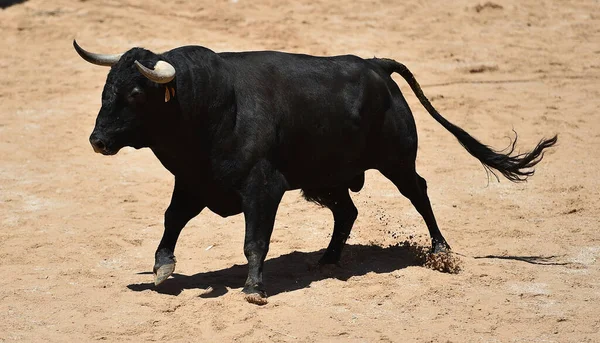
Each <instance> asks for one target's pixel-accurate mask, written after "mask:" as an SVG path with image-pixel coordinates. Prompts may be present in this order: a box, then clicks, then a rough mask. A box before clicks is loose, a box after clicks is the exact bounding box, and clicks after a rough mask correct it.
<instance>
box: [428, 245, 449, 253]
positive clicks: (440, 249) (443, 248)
mask: <svg viewBox="0 0 600 343" xmlns="http://www.w3.org/2000/svg"><path fill="white" fill-rule="evenodd" d="M431 252H432V253H434V254H438V253H447V252H450V246H449V245H448V243H446V242H433V243H432V247H431Z"/></svg>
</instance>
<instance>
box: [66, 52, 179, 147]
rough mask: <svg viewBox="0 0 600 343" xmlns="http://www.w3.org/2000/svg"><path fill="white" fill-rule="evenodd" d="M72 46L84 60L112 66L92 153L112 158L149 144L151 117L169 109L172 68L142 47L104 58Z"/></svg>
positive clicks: (93, 135) (92, 137)
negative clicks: (126, 148) (148, 129)
mask: <svg viewBox="0 0 600 343" xmlns="http://www.w3.org/2000/svg"><path fill="white" fill-rule="evenodd" d="M73 46H74V47H75V50H76V51H77V53H78V54H79V56H81V57H82V58H83V59H84V60H86V61H88V62H90V63H93V64H96V65H101V66H109V67H111V69H110V72H109V73H108V78H107V80H106V84H105V86H104V90H103V91H102V107H101V108H100V112H99V113H98V117H97V118H96V126H95V127H94V131H93V132H92V134H91V136H90V143H91V144H92V147H93V148H94V151H95V152H98V153H101V154H103V155H114V154H116V153H117V152H118V151H119V150H120V149H121V148H123V147H125V146H131V147H134V148H136V149H139V148H143V147H147V146H148V145H149V144H150V141H149V137H148V131H147V126H148V124H149V122H152V121H156V119H157V118H153V117H154V116H155V114H156V113H158V112H160V109H162V108H163V106H168V104H166V101H167V95H169V92H170V91H169V89H171V91H172V88H171V87H170V86H169V83H170V82H171V81H173V79H174V78H175V68H174V67H173V66H172V65H171V64H169V63H168V62H166V61H163V60H161V59H160V57H159V56H158V55H156V54H154V53H152V52H150V51H148V50H144V49H141V48H134V49H131V50H129V51H127V52H126V53H124V54H120V55H104V54H95V53H91V52H88V51H85V50H84V49H82V48H81V47H80V46H79V45H78V44H77V42H76V41H73ZM140 61H141V62H140ZM142 63H143V64H142ZM144 64H145V65H149V66H152V67H150V68H148V67H146V66H144ZM165 89H166V91H167V93H165ZM169 98H170V95H169Z"/></svg>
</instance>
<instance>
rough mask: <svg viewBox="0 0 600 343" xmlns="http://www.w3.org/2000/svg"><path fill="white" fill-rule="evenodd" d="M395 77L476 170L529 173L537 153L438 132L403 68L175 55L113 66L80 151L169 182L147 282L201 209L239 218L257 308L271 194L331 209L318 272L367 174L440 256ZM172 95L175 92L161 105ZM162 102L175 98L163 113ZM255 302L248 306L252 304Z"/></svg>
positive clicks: (168, 265)
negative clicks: (167, 72) (139, 167)
mask: <svg viewBox="0 0 600 343" xmlns="http://www.w3.org/2000/svg"><path fill="white" fill-rule="evenodd" d="M134 60H138V61H140V62H141V63H142V64H144V65H145V66H147V67H148V68H152V67H153V66H154V65H155V64H156V62H157V61H159V60H163V61H166V62H168V63H170V64H171V65H172V66H174V67H175V69H176V77H175V79H174V80H173V81H171V82H169V83H168V84H156V83H153V82H151V81H149V80H148V79H146V78H145V77H144V76H142V75H141V74H140V72H138V70H137V69H136V67H135V66H134V63H133V62H134ZM393 72H398V73H399V74H400V75H402V76H403V77H404V78H405V79H406V80H407V82H408V83H409V85H410V86H411V88H412V89H413V91H414V92H415V93H416V95H417V97H418V98H419V100H420V101H421V103H422V104H423V105H424V106H425V108H426V109H427V110H428V112H429V113H430V114H431V115H432V116H433V117H434V118H435V119H436V120H437V121H438V122H440V124H442V126H444V127H445V128H446V129H448V130H449V131H450V132H451V133H452V134H454V136H455V137H456V138H457V139H458V140H459V142H460V143H461V144H462V145H463V146H464V147H465V148H466V149H467V151H469V153H471V154H472V155H473V156H474V157H476V158H477V159H478V160H479V161H480V162H481V163H483V165H484V166H486V167H487V168H492V169H495V170H497V171H499V172H500V173H501V174H503V175H504V176H506V177H507V178H508V179H509V180H511V181H523V180H525V179H526V178H527V176H529V175H531V174H532V173H533V169H531V168H532V167H533V166H535V165H536V164H537V163H538V162H539V161H540V160H541V158H542V156H543V151H544V150H545V149H546V148H548V147H550V146H552V145H554V143H556V137H554V138H552V139H549V140H543V141H542V142H541V143H540V144H539V145H538V146H537V147H536V148H535V149H534V150H533V151H532V152H530V153H527V154H521V155H516V156H511V153H512V150H511V151H510V152H509V153H508V154H506V153H501V152H497V151H494V150H492V149H490V148H488V147H487V146H485V145H483V144H481V143H479V142H478V141H477V140H476V139H475V138H473V137H471V136H470V135H469V134H468V133H466V132H465V131H463V130H462V129H460V128H459V127H457V126H455V125H453V124H451V123H450V122H448V121H447V120H446V119H444V118H443V117H442V116H441V115H440V114H439V113H438V112H437V111H436V110H435V109H434V108H433V107H432V106H431V104H430V103H429V101H428V100H427V98H425V96H424V95H423V93H422V91H421V89H420V87H419V85H418V83H417V82H416V80H415V79H414V77H413V76H412V74H411V73H410V71H408V69H406V67H404V65H402V64H400V63H397V62H395V61H392V60H387V59H376V58H374V59H369V60H365V59H362V58H359V57H356V56H350V55H348V56H336V57H314V56H307V55H298V54H287V53H281V52H270V51H265V52H243V53H219V54H217V53H214V52H212V51H211V50H208V49H206V48H203V47H198V46H187V47H181V48H177V49H174V50H171V51H168V52H166V53H164V54H160V55H157V54H154V53H152V52H150V51H147V50H144V49H139V48H135V49H132V50H130V51H128V52H127V53H125V54H124V55H123V56H122V57H121V59H120V60H119V62H118V63H117V64H115V65H113V67H112V69H111V71H110V73H109V75H108V79H107V81H106V85H105V88H104V92H103V94H102V108H101V110H100V113H99V115H98V119H97V122H96V127H95V129H94V131H93V133H92V136H91V137H90V141H91V143H92V145H93V146H94V149H95V150H96V151H97V152H101V153H103V154H107V155H110V154H115V153H117V152H118V150H119V149H120V148H122V147H124V146H133V147H135V148H142V147H149V148H150V149H152V151H153V152H154V154H155V155H156V156H157V157H158V159H159V160H160V161H161V162H162V164H163V165H164V166H165V167H166V168H167V169H168V170H169V171H171V173H173V175H174V176H175V189H174V191H173V196H172V200H171V204H170V206H169V208H168V209H167V211H166V214H165V231H164V235H163V238H162V240H161V242H160V244H159V246H158V249H157V251H156V261H155V269H154V270H155V273H157V274H158V275H157V280H156V283H157V284H158V283H160V282H162V281H163V280H164V279H166V278H167V277H168V276H169V275H170V274H171V273H172V272H173V269H174V265H175V258H174V250H175V244H176V242H177V238H178V236H179V233H180V232H181V230H182V228H183V227H184V226H185V225H186V223H187V222H188V221H189V220H190V219H191V218H193V217H194V216H196V215H197V214H198V213H200V212H201V211H202V210H203V209H204V208H205V207H208V208H209V209H210V210H212V211H213V212H215V213H217V214H219V215H221V216H224V217H225V216H230V215H234V214H238V213H243V214H244V217H245V220H246V234H245V243H244V253H245V255H246V257H247V259H248V267H249V272H248V279H247V281H246V284H245V287H244V292H246V293H247V294H251V295H253V296H258V298H260V297H262V298H264V297H266V294H265V291H264V285H263V275H262V272H263V271H262V268H263V262H264V260H265V258H266V255H267V251H268V248H269V240H270V236H271V232H272V230H273V223H274V220H275V214H276V212H277V208H278V206H279V202H280V200H281V198H282V196H283V194H284V193H285V192H286V191H288V190H292V189H302V190H303V192H304V196H305V197H306V199H308V200H311V201H314V202H317V203H319V204H321V205H323V206H326V207H328V208H329V209H331V211H332V213H333V216H334V219H335V225H334V232H333V236H332V239H331V242H330V244H329V247H328V248H327V252H326V253H325V255H324V256H323V258H322V259H321V261H320V262H321V263H337V262H338V261H339V258H340V255H341V251H342V248H343V246H344V243H345V241H346V239H347V238H348V235H349V234H350V230H351V229H352V224H353V223H354V220H355V219H356V216H357V214H358V212H357V210H356V207H355V206H354V204H353V203H352V199H351V198H350V196H349V192H348V190H349V189H351V190H352V191H358V190H360V189H361V188H362V186H363V184H364V172H365V170H368V169H377V170H379V171H381V172H382V173H383V175H385V176H386V177H387V178H389V179H390V180H391V181H392V182H393V183H394V184H395V185H396V186H397V188H398V189H399V191H400V192H401V193H402V194H403V195H405V196H406V197H407V198H409V199H410V200H411V202H412V203H413V205H414V206H415V208H416V209H417V210H418V212H419V213H420V214H421V215H422V216H423V218H424V220H425V223H426V224H427V227H428V229H429V232H430V235H431V238H432V245H433V249H434V251H440V250H447V249H449V246H448V244H447V243H446V241H445V239H444V237H443V236H442V234H441V233H440V231H439V229H438V226H437V224H436V221H435V218H434V216H433V211H432V209H431V206H430V204H429V199H428V197H427V192H426V189H427V185H426V182H425V180H424V179H423V178H421V177H420V176H419V175H418V174H417V172H416V170H415V159H416V155H417V132H416V128H415V122H414V119H413V116H412V113H411V111H410V109H409V107H408V105H407V103H406V101H405V99H404V97H403V96H402V94H401V93H400V89H399V88H398V86H397V85H396V83H395V82H394V81H393V80H392V78H391V77H390V74H391V73H393ZM173 91H174V92H173ZM165 92H173V93H174V96H173V97H169V98H170V99H169V101H166V98H165ZM252 299H254V300H253V301H256V299H257V298H256V297H254V298H252Z"/></svg>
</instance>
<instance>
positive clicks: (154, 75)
mask: <svg viewBox="0 0 600 343" xmlns="http://www.w3.org/2000/svg"><path fill="white" fill-rule="evenodd" d="M135 66H136V67H137V68H138V70H139V71H140V73H142V74H143V75H144V76H145V77H147V78H148V79H149V80H150V81H154V82H156V83H168V82H170V81H171V80H173V79H174V78H175V68H174V67H173V66H172V65H170V64H169V63H167V62H165V61H158V62H156V64H155V65H154V70H152V69H148V68H146V67H145V66H144V65H143V64H141V63H140V62H138V61H135Z"/></svg>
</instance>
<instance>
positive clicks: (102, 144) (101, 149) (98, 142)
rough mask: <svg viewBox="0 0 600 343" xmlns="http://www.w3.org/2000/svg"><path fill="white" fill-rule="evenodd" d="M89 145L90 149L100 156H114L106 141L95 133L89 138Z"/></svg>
mask: <svg viewBox="0 0 600 343" xmlns="http://www.w3.org/2000/svg"><path fill="white" fill-rule="evenodd" d="M90 144H91V145H92V148H94V151H95V152H97V153H99V154H102V155H114V154H115V153H114V152H112V151H111V150H110V149H109V148H108V144H107V142H106V140H105V139H103V138H102V137H100V136H99V135H97V134H96V133H92V135H91V136H90Z"/></svg>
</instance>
